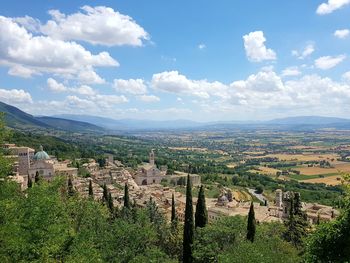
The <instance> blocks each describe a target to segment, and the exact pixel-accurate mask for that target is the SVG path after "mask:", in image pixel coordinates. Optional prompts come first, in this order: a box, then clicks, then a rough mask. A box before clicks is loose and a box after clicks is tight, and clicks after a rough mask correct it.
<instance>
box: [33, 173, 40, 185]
mask: <svg viewBox="0 0 350 263" xmlns="http://www.w3.org/2000/svg"><path fill="white" fill-rule="evenodd" d="M34 181H35V183H38V182H39V181H40V175H39V172H38V171H36V173H35V177H34Z"/></svg>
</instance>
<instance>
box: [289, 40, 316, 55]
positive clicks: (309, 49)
mask: <svg viewBox="0 0 350 263" xmlns="http://www.w3.org/2000/svg"><path fill="white" fill-rule="evenodd" d="M314 51H315V46H314V45H313V44H308V45H307V46H306V47H305V48H304V49H303V50H302V51H300V52H299V51H297V50H293V51H292V55H293V56H296V57H298V59H304V58H306V57H308V56H310V55H311V54H312V53H314Z"/></svg>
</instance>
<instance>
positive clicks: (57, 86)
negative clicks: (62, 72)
mask: <svg viewBox="0 0 350 263" xmlns="http://www.w3.org/2000/svg"><path fill="white" fill-rule="evenodd" d="M46 83H47V87H48V88H49V90H51V91H53V92H65V91H67V90H68V88H67V87H66V86H64V85H63V84H62V83H58V82H57V81H56V80H55V79H53V78H48V79H47V81H46Z"/></svg>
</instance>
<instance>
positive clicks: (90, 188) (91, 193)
mask: <svg viewBox="0 0 350 263" xmlns="http://www.w3.org/2000/svg"><path fill="white" fill-rule="evenodd" d="M89 197H91V198H94V190H93V189H92V180H90V181H89Z"/></svg>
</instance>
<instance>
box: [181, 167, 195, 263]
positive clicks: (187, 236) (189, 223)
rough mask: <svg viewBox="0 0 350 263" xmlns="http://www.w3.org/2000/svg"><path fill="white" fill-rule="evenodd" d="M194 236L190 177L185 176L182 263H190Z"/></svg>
mask: <svg viewBox="0 0 350 263" xmlns="http://www.w3.org/2000/svg"><path fill="white" fill-rule="evenodd" d="M193 236H194V222H193V205H192V184H191V179H190V175H189V174H188V175H187V186H186V207H185V222H184V237H183V254H182V255H183V256H182V260H183V262H184V263H190V262H192V244H193Z"/></svg>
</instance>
